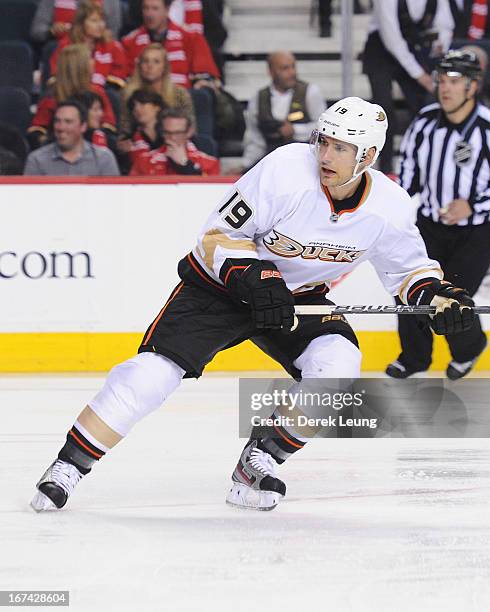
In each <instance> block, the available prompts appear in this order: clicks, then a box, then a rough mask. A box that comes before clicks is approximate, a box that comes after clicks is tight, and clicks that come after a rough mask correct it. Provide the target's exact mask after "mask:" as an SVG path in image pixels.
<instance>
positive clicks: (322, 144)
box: [318, 135, 356, 187]
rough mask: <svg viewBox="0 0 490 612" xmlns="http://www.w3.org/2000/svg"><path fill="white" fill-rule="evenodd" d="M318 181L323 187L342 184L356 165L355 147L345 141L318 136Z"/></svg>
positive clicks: (349, 176)
mask: <svg viewBox="0 0 490 612" xmlns="http://www.w3.org/2000/svg"><path fill="white" fill-rule="evenodd" d="M318 164H319V167H320V181H321V183H322V185H323V186H324V187H337V186H339V185H343V184H344V183H345V182H346V181H348V180H349V179H350V178H351V177H352V173H353V171H354V167H355V165H356V147H355V146H354V145H351V144H349V143H347V142H342V141H341V140H336V139H335V138H330V137H329V136H322V135H320V136H319V137H318Z"/></svg>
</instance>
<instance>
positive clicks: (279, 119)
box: [236, 51, 326, 171]
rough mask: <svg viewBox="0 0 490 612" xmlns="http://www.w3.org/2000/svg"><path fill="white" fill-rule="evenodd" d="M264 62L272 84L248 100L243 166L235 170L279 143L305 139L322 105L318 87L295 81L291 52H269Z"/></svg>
mask: <svg viewBox="0 0 490 612" xmlns="http://www.w3.org/2000/svg"><path fill="white" fill-rule="evenodd" d="M267 63H268V66H269V72H270V76H271V78H272V83H271V84H270V85H269V86H268V87H265V88H264V89H261V90H260V91H259V92H257V94H256V95H255V96H254V97H253V98H252V99H251V100H250V101H249V103H248V109H247V113H246V122H247V128H246V131H245V141H244V153H243V158H242V164H243V167H242V168H240V169H236V170H241V171H243V170H244V169H248V168H250V167H251V166H253V165H254V164H255V163H256V162H257V161H259V159H261V158H262V157H263V156H264V155H266V154H267V153H270V151H273V150H274V149H275V148H277V147H279V146H281V145H284V144H288V143H291V142H308V141H309V139H310V135H311V132H312V130H313V129H314V128H315V125H316V121H317V120H318V117H319V116H320V115H321V113H322V112H323V111H324V110H325V108H326V105H325V100H324V99H323V96H322V94H321V92H320V89H319V88H318V86H317V85H314V84H311V83H305V82H303V81H299V80H298V78H297V72H296V60H295V57H294V55H293V54H292V53H289V52H288V51H277V52H275V53H271V55H269V57H268V59H267Z"/></svg>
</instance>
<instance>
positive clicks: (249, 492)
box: [226, 482, 283, 512]
mask: <svg viewBox="0 0 490 612" xmlns="http://www.w3.org/2000/svg"><path fill="white" fill-rule="evenodd" d="M282 497H283V496H282V495H280V494H279V493H275V492H274V491H257V490H256V489H252V488H251V487H248V486H247V485H245V484H241V483H238V482H235V483H233V486H232V487H231V489H230V490H229V492H228V495H227V496H226V503H227V504H228V505H229V506H234V507H235V508H240V509H242V510H262V511H265V512H267V511H269V510H274V508H275V507H276V506H277V504H278V503H279V501H280V500H281V498H282Z"/></svg>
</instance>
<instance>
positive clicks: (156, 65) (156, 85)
mask: <svg viewBox="0 0 490 612" xmlns="http://www.w3.org/2000/svg"><path fill="white" fill-rule="evenodd" d="M141 89H143V90H145V91H147V92H153V93H156V94H158V95H159V96H160V97H161V98H162V100H163V102H164V104H165V106H166V107H169V108H181V109H182V110H184V111H185V112H186V113H187V114H188V115H190V116H191V118H192V123H193V125H195V117H194V107H193V104H192V99H191V97H190V95H189V93H188V91H187V90H186V89H184V88H183V87H180V86H179V85H175V84H174V83H173V82H172V80H171V78H170V66H169V63H168V61H167V52H166V51H165V49H164V48H163V47H162V45H161V44H160V43H151V44H150V45H148V47H146V48H145V49H144V50H143V52H142V53H141V55H140V56H139V58H138V61H137V63H136V69H135V71H134V74H133V76H132V77H131V78H130V79H129V81H128V84H127V86H126V87H125V88H124V89H123V91H122V96H123V104H122V113H121V132H122V134H123V135H125V136H128V135H131V133H132V131H131V127H130V123H131V122H130V117H129V114H128V109H127V103H128V100H129V98H130V97H131V96H132V95H133V93H134V92H135V91H138V90H141Z"/></svg>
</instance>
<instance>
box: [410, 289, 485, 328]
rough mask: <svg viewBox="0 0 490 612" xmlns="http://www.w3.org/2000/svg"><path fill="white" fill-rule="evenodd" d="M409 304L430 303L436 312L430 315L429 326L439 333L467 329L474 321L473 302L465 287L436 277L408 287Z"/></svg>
mask: <svg viewBox="0 0 490 612" xmlns="http://www.w3.org/2000/svg"><path fill="white" fill-rule="evenodd" d="M408 295H409V298H408V303H409V304H417V305H422V304H430V305H431V306H435V307H436V313H435V314H434V315H430V322H429V323H430V326H431V327H432V329H433V330H434V333H436V334H439V335H445V336H446V335H448V334H459V333H460V332H464V331H468V330H469V329H470V328H471V327H472V326H473V323H474V321H475V312H474V310H473V308H472V306H474V305H475V302H473V300H472V299H471V297H470V295H469V294H468V293H467V291H466V290H465V289H461V288H459V287H455V286H454V285H451V283H448V282H447V281H440V280H439V279H437V278H430V279H427V278H426V279H423V280H420V281H418V282H417V283H416V285H415V286H414V287H411V288H410V291H409V292H408Z"/></svg>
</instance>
